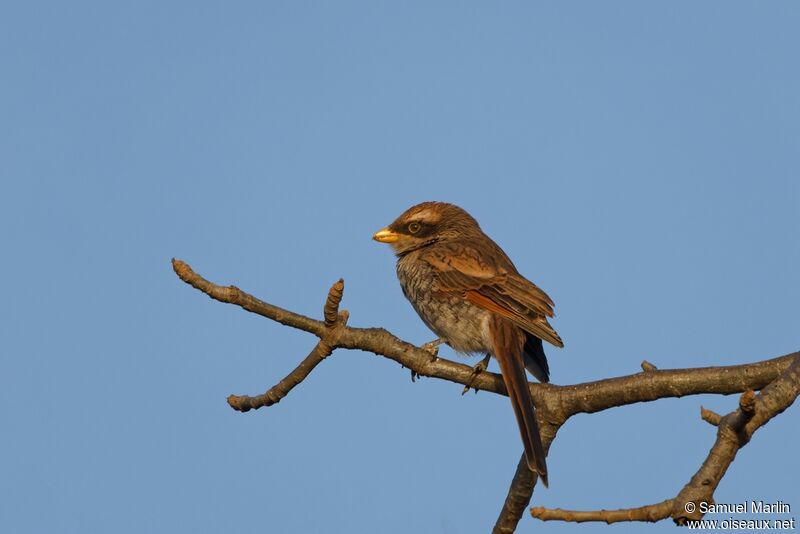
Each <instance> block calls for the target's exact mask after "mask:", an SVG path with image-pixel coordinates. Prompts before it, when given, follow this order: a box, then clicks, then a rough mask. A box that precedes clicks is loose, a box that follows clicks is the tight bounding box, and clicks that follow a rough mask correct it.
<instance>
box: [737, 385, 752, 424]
mask: <svg viewBox="0 0 800 534" xmlns="http://www.w3.org/2000/svg"><path fill="white" fill-rule="evenodd" d="M739 409H740V410H741V411H742V414H743V415H744V416H745V418H746V420H747V421H749V420H750V419H752V418H753V416H754V415H755V413H756V394H755V392H754V391H753V390H752V389H748V390H747V391H745V392H744V393H742V396H741V397H739Z"/></svg>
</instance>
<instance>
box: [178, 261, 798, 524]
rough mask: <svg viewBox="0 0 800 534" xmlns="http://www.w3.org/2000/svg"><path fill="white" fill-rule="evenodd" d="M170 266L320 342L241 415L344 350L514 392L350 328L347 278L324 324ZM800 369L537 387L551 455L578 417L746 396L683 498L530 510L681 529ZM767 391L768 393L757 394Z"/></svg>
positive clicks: (775, 362) (793, 361)
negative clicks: (690, 507)
mask: <svg viewBox="0 0 800 534" xmlns="http://www.w3.org/2000/svg"><path fill="white" fill-rule="evenodd" d="M172 265H173V269H174V270H175V273H176V274H177V275H178V276H179V277H180V279H181V280H183V281H184V282H186V283H187V284H189V285H191V286H192V287H194V288H196V289H198V290H200V291H202V292H204V293H206V294H207V295H208V296H210V297H211V298H213V299H216V300H218V301H220V302H225V303H229V304H235V305H237V306H240V307H242V308H244V309H245V310H247V311H250V312H252V313H256V314H258V315H261V316H264V317H267V318H269V319H272V320H274V321H277V322H279V323H281V324H284V325H286V326H290V327H292V328H297V329H300V330H304V331H306V332H309V333H312V334H314V335H316V336H317V337H319V338H320V341H319V343H318V344H317V345H316V346H315V347H314V349H313V350H312V351H311V353H310V354H309V355H308V356H307V357H306V358H305V359H304V360H303V361H302V362H301V363H300V365H298V366H297V367H296V368H295V369H294V370H293V371H292V372H291V373H290V374H289V375H287V376H286V377H285V378H284V379H283V380H281V381H280V382H279V383H278V384H276V385H275V386H274V387H272V388H270V389H269V390H268V391H267V392H266V393H264V394H262V395H258V396H256V397H248V396H235V395H231V396H230V397H229V398H228V402H229V404H230V405H231V406H232V407H233V408H234V409H237V410H240V411H248V410H250V409H256V408H259V407H261V406H270V405H272V404H275V403H277V402H279V401H280V400H281V399H282V398H283V397H285V396H286V395H287V394H288V392H289V391H291V390H292V389H293V388H294V387H295V386H297V385H298V384H299V383H300V382H302V381H303V380H304V379H305V378H306V377H307V376H308V375H309V374H310V373H311V371H312V370H313V369H314V368H315V367H316V366H317V365H318V364H319V363H320V362H321V361H322V360H323V359H325V358H326V357H327V356H329V355H330V354H331V353H332V352H333V351H334V350H335V349H337V348H346V349H358V350H363V351H367V352H372V353H374V354H376V355H379V356H384V357H386V358H389V359H392V360H394V361H396V362H398V363H400V364H401V365H402V366H403V367H406V368H409V369H411V372H412V376H415V375H419V376H429V377H433V378H439V379H442V380H448V381H450V382H455V383H457V384H461V385H462V386H468V387H469V388H473V389H475V390H476V391H478V390H482V391H489V392H492V393H497V394H500V395H507V392H506V389H505V385H504V383H503V380H502V378H501V377H500V375H498V374H496V373H491V372H488V371H482V372H480V373H477V374H476V373H475V371H474V370H473V368H471V367H469V366H467V365H464V364H460V363H456V362H452V361H449V360H445V359H443V358H438V357H437V356H436V355H435V354H433V353H432V352H431V351H430V350H426V349H424V348H420V347H416V346H414V345H412V344H410V343H407V342H405V341H403V340H402V339H399V338H397V337H395V336H394V335H392V334H391V333H389V332H388V331H386V330H384V329H383V328H354V327H349V326H347V318H348V314H347V312H346V311H342V312H339V303H340V302H341V299H342V294H343V290H344V281H343V280H341V279H340V280H339V281H338V282H336V283H335V284H334V285H333V287H331V289H330V291H329V292H328V298H327V300H326V303H325V306H324V308H323V317H324V321H318V320H315V319H311V318H309V317H306V316H304V315H300V314H297V313H294V312H291V311H288V310H284V309H282V308H279V307H277V306H274V305H272V304H269V303H267V302H264V301H262V300H259V299H257V298H256V297H253V296H252V295H250V294H248V293H245V292H244V291H241V290H240V289H239V288H237V287H235V286H227V287H223V286H218V285H216V284H213V283H211V282H209V281H208V280H206V279H204V278H203V277H201V276H200V275H198V274H197V273H195V272H194V271H193V270H192V269H191V268H190V267H189V265H187V264H186V263H184V262H183V261H181V260H176V259H173V260H172ZM798 362H800V353H793V354H788V355H786V356H781V357H778V358H773V359H770V360H764V361H761V362H756V363H751V364H744V365H733V366H726V367H705V368H697V369H671V370H660V369H657V368H656V366H655V365H653V364H651V363H650V362H647V361H643V362H642V364H641V367H642V372H640V373H636V374H633V375H628V376H623V377H616V378H608V379H603V380H597V381H594V382H587V383H583V384H575V385H567V386H558V385H553V384H530V389H531V396H532V397H533V400H534V402H535V403H536V406H537V408H538V410H537V419H538V420H539V426H540V431H541V434H542V443H543V444H544V446H545V450H548V449H549V447H550V445H551V444H552V442H553V440H554V439H555V436H556V434H557V432H558V430H559V428H560V427H561V426H562V425H563V424H564V423H565V422H566V421H567V420H568V419H569V418H570V417H571V416H573V415H575V414H578V413H595V412H599V411H602V410H606V409H609V408H613V407H617V406H624V405H627V404H633V403H638V402H648V401H653V400H656V399H660V398H668V397H683V396H686V395H697V394H702V393H716V394H721V395H730V394H734V393H742V392H745V394H744V395H742V398H741V400H740V407H739V409H737V410H736V411H735V412H733V413H731V414H728V415H726V416H724V417H721V416H719V415H718V414H716V413H714V412H712V411H710V410H705V409H703V410H702V411H701V415H702V417H703V419H704V420H706V421H708V422H710V423H712V424H714V425H716V426H717V427H718V432H717V441H716V443H715V444H714V447H712V449H711V451H710V452H709V455H708V457H707V458H706V461H705V462H704V463H703V465H702V466H701V468H700V470H699V471H698V472H697V474H695V476H694V477H692V480H691V481H690V482H689V483H688V484H687V485H686V486H685V487H684V488H683V489H682V490H681V492H680V493H679V494H678V496H677V497H676V498H675V499H668V500H666V501H663V502H661V503H658V504H653V505H648V506H642V507H639V508H630V509H620V510H599V511H587V512H579V511H570V510H561V509H546V508H540V507H537V508H533V509H531V513H532V514H533V515H534V517H538V518H539V519H542V520H552V519H560V520H563V521H605V522H609V523H610V522H616V521H658V520H659V519H664V518H666V517H669V516H672V517H673V519H674V520H675V521H676V522H679V523H681V522H685V520H686V519H690V517H689V516H688V515H686V513H685V512H684V503H686V502H690V501H691V502H700V501H699V500H702V499H706V500H708V501H710V500H711V499H712V498H713V492H714V490H715V489H716V487H717V485H718V484H719V481H720V479H721V478H722V476H724V474H725V471H726V470H727V468H728V466H729V465H730V463H731V462H732V461H733V459H734V457H735V455H736V452H737V451H738V449H739V448H741V447H742V446H744V445H745V444H746V443H747V441H748V440H749V439H750V437H751V436H752V433H753V432H755V430H756V429H758V428H759V427H760V426H762V425H763V424H765V423H766V422H767V421H769V420H770V419H771V418H772V417H775V416H776V415H777V414H779V413H780V412H782V411H783V410H784V409H785V408H786V407H787V406H789V405H790V404H791V403H792V402H793V401H794V399H795V398H796V397H797V394H798V391H797V390H798V388H800V377H799V376H798V375H800V370H799V369H798V366H800V363H798ZM762 389H763V391H762V393H761V394H760V395H755V394H754V393H753V391H758V390H762ZM536 480H537V479H536V477H535V474H534V473H532V472H531V471H530V470H529V469H528V468H527V465H526V462H525V459H524V456H523V458H522V460H521V461H520V464H519V465H518V467H517V471H516V474H515V476H514V478H513V480H512V483H511V487H510V488H509V491H508V496H507V498H506V500H505V504H504V506H503V508H502V510H501V512H500V515H499V517H498V519H497V522H496V524H495V527H494V532H495V533H510V532H513V531H514V530H515V529H516V525H517V523H518V521H519V519H520V518H521V517H522V514H523V512H524V510H525V507H527V506H528V504H529V502H530V499H531V496H532V495H533V488H534V486H535V484H536ZM682 512H683V514H682Z"/></svg>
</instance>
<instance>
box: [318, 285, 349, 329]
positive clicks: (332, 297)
mask: <svg viewBox="0 0 800 534" xmlns="http://www.w3.org/2000/svg"><path fill="white" fill-rule="evenodd" d="M343 294H344V279H343V278H339V280H338V281H337V282H336V283H335V284H333V285H332V286H331V288H330V290H328V298H327V299H326V300H325V307H324V308H323V310H322V312H323V315H324V316H325V326H333V325H334V324H335V323H336V320H337V319H338V318H339V303H340V302H341V301H342V295H343Z"/></svg>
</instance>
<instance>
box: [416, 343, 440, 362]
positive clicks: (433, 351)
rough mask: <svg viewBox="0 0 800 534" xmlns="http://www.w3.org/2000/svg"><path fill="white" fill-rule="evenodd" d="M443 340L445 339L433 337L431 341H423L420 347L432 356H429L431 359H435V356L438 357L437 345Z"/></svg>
mask: <svg viewBox="0 0 800 534" xmlns="http://www.w3.org/2000/svg"><path fill="white" fill-rule="evenodd" d="M444 342H445V340H444V339H441V338H439V339H434V340H433V341H429V342H428V343H425V344H424V345H422V346H421V347H420V348H421V349H422V350H424V351H425V352H427V353H429V354H430V355H431V356H432V358H431V359H432V360H435V359H436V358H438V357H439V345H441V344H442V343H444Z"/></svg>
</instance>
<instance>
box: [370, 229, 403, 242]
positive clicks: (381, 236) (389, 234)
mask: <svg viewBox="0 0 800 534" xmlns="http://www.w3.org/2000/svg"><path fill="white" fill-rule="evenodd" d="M372 239H374V240H375V241H380V242H381V243H395V242H397V240H398V239H400V235H399V234H398V233H397V232H393V231H391V230H389V229H388V228H383V229H382V230H378V231H377V232H375V235H373V236H372Z"/></svg>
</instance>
